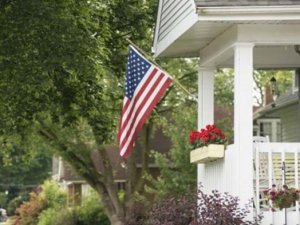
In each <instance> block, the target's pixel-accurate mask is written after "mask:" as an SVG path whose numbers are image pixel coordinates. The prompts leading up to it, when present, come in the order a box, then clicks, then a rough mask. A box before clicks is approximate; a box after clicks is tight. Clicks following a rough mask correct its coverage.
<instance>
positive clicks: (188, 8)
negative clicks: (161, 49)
mask: <svg viewBox="0 0 300 225" xmlns="http://www.w3.org/2000/svg"><path fill="white" fill-rule="evenodd" d="M193 12H195V4H194V2H193V1H191V0H162V9H161V15H160V20H159V24H157V26H158V27H159V32H158V42H159V41H161V40H163V39H164V38H165V37H166V36H167V35H168V34H169V32H170V31H171V30H173V29H174V28H175V27H176V25H178V23H180V22H181V21H182V20H183V19H184V18H186V17H187V16H188V15H189V14H191V13H193Z"/></svg>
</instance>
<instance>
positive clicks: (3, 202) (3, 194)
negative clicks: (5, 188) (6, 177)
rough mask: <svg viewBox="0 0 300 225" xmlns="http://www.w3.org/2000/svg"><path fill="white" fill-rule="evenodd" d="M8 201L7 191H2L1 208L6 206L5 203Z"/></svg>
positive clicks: (0, 196)
mask: <svg viewBox="0 0 300 225" xmlns="http://www.w3.org/2000/svg"><path fill="white" fill-rule="evenodd" d="M6 203H7V194H6V193H5V192H0V206H1V208H3V207H4V208H6V207H5V205H6Z"/></svg>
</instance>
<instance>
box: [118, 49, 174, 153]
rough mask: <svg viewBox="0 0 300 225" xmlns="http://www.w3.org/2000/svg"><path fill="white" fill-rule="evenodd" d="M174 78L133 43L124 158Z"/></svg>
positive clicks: (123, 129)
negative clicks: (153, 62)
mask: <svg viewBox="0 0 300 225" xmlns="http://www.w3.org/2000/svg"><path fill="white" fill-rule="evenodd" d="M171 82H172V77H171V76H170V75H168V74H166V73H165V72H164V71H162V70H161V69H159V68H158V67H157V66H155V65H153V64H151V63H150V62H149V61H147V60H146V59H145V58H144V57H143V56H142V55H141V54H140V53H139V52H138V51H137V50H136V49H135V48H133V47H132V46H130V48H129V55H128V61H127V68H126V80H125V96H124V101H123V108H122V115H121V120H120V127H119V134H118V138H119V141H120V155H121V156H122V157H123V158H127V157H128V155H129V154H130V153H131V151H132V148H133V144H134V141H135V139H136V138H137V136H138V133H139V131H140V130H141V128H142V126H143V124H144V123H145V121H146V120H147V118H148V117H149V116H150V113H151V111H152V110H153V108H154V107H155V105H156V104H157V103H158V101H159V100H160V98H161V96H162V95H163V94H164V92H165V90H166V89H167V88H168V86H169V85H170V83H171Z"/></svg>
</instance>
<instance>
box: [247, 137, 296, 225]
mask: <svg viewBox="0 0 300 225" xmlns="http://www.w3.org/2000/svg"><path fill="white" fill-rule="evenodd" d="M299 153H300V143H254V164H253V167H254V189H255V190H254V203H255V204H254V205H255V211H256V213H257V214H260V213H263V216H264V219H263V223H262V224H264V225H265V224H272V225H276V224H286V225H287V224H291V225H297V224H300V212H299V202H298V201H297V202H296V205H295V207H293V208H290V209H287V210H284V209H283V210H281V211H280V210H276V211H273V210H272V203H271V202H270V201H268V200H267V199H266V197H264V194H263V191H264V190H267V189H268V188H271V187H272V185H273V184H276V186H277V187H281V186H282V184H287V185H288V186H289V187H295V188H299V181H300V180H299V179H300V177H299V174H300V168H299V165H300V159H299ZM283 165H285V168H283Z"/></svg>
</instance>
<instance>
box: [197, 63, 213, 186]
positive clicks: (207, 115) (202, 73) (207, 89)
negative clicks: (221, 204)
mask: <svg viewBox="0 0 300 225" xmlns="http://www.w3.org/2000/svg"><path fill="white" fill-rule="evenodd" d="M213 123H214V68H204V67H200V69H199V73H198V129H201V128H203V127H204V126H206V125H208V124H213ZM199 182H200V183H202V184H203V185H204V190H205V165H204V164H198V183H199Z"/></svg>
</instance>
